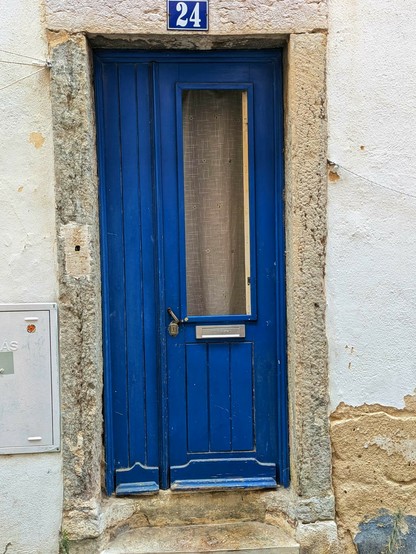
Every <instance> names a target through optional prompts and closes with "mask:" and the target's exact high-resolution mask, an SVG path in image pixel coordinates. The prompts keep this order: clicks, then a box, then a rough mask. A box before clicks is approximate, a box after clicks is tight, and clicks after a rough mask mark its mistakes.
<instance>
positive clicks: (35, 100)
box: [0, 0, 62, 554]
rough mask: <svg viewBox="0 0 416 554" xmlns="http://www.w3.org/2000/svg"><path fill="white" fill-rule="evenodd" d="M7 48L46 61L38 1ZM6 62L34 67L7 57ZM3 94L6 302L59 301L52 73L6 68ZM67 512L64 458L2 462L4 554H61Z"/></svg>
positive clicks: (14, 25) (0, 82) (16, 4)
mask: <svg viewBox="0 0 416 554" xmlns="http://www.w3.org/2000/svg"><path fill="white" fill-rule="evenodd" d="M0 49H2V50H7V51H10V52H12V53H18V54H20V55H24V56H33V57H35V58H38V59H40V60H45V59H46V57H47V52H48V47H47V43H46V41H45V35H44V22H43V14H42V10H41V8H40V6H39V3H38V2H37V1H35V0H14V1H13V2H4V3H3V4H2V7H1V10H0ZM0 60H5V61H14V62H19V63H29V64H30V63H31V62H32V60H30V59H27V58H22V57H18V56H14V55H11V54H8V53H6V52H3V51H2V52H0ZM38 70H40V71H39V73H37V74H36V75H33V76H31V77H28V78H26V79H23V80H21V81H19V82H16V83H15V81H17V80H19V79H22V77H25V76H26V75H29V74H30V73H33V72H35V71H38ZM12 83H14V84H12ZM8 85H11V86H8ZM4 87H7V88H4ZM0 89H3V90H0V129H1V134H0V145H1V147H0V205H1V217H0V244H1V247H0V302H1V303H14V302H51V301H56V300H57V263H56V231H55V201H54V168H53V141H52V129H51V106H50V97H49V70H47V69H41V67H38V66H31V65H17V64H9V63H4V62H3V63H2V62H0ZM0 402H1V399H0ZM61 505H62V471H61V454H33V455H18V456H0V552H1V553H3V552H7V554H14V553H19V554H20V553H21V554H40V553H42V554H43V553H45V554H56V553H57V551H58V540H59V539H58V534H59V528H60V524H61V511H62V510H61Z"/></svg>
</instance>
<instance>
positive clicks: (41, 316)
mask: <svg viewBox="0 0 416 554" xmlns="http://www.w3.org/2000/svg"><path fill="white" fill-rule="evenodd" d="M59 410H60V408H59V375H58V317H57V305H56V304H53V303H52V304H3V305H0V454H19V453H29V452H53V451H57V450H59V447H60V412H59Z"/></svg>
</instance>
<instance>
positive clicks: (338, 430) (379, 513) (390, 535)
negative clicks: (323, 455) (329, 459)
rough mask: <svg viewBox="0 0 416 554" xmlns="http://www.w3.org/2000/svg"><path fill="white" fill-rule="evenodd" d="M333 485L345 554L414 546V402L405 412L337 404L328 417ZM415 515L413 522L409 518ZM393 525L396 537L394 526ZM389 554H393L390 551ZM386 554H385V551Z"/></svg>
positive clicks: (410, 399) (409, 401)
mask: <svg viewBox="0 0 416 554" xmlns="http://www.w3.org/2000/svg"><path fill="white" fill-rule="evenodd" d="M331 437H332V447H333V483H334V490H335V495H336V499H337V504H336V511H337V521H338V523H339V528H340V532H341V535H342V537H343V541H344V544H345V552H355V551H356V550H355V547H354V543H355V544H356V545H357V546H358V547H359V552H382V551H383V549H387V547H388V541H389V540H390V541H391V543H393V542H394V541H396V543H397V544H396V546H397V545H400V544H402V550H400V551H404V552H409V553H410V552H414V551H415V550H414V547H415V545H416V525H415V521H416V518H415V517H414V516H416V401H415V397H413V396H409V397H408V398H407V403H406V407H405V408H403V409H397V408H386V407H385V406H380V405H374V404H373V405H370V406H367V405H363V406H357V407H351V406H347V405H345V404H340V406H339V407H338V408H337V410H336V411H335V412H333V414H332V416H331ZM409 516H413V520H412V519H409ZM395 525H396V526H397V533H396V532H395V529H394V526H395ZM390 551H391V552H396V550H394V549H393V547H392V549H391V550H390ZM387 552H388V550H387Z"/></svg>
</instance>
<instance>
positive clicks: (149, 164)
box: [136, 63, 160, 466]
mask: <svg viewBox="0 0 416 554" xmlns="http://www.w3.org/2000/svg"><path fill="white" fill-rule="evenodd" d="M136 79H137V85H136V94H137V105H138V110H137V128H138V141H139V164H138V172H139V190H140V208H141V244H142V266H141V270H142V275H141V279H142V294H143V297H142V303H143V313H144V317H143V319H142V328H143V334H144V339H143V340H144V350H143V356H144V367H145V397H144V404H145V406H144V412H145V430H146V434H145V441H146V444H145V463H146V465H148V466H158V465H159V440H158V436H159V421H158V419H159V411H158V410H159V386H158V385H159V384H158V368H159V366H158V361H159V358H158V348H159V347H160V340H158V337H157V316H158V310H157V306H158V298H157V296H156V294H157V285H156V268H155V264H156V253H155V249H156V232H155V226H156V223H155V199H154V195H153V191H154V168H153V154H152V148H153V117H152V112H153V109H152V99H151V96H150V95H151V92H150V72H149V65H148V64H147V63H146V64H145V63H141V64H138V65H137V75H136Z"/></svg>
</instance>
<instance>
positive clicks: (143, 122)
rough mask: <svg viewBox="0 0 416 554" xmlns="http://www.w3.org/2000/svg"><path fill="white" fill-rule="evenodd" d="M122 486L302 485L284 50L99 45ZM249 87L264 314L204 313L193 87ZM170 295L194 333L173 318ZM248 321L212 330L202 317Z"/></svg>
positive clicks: (110, 466)
mask: <svg viewBox="0 0 416 554" xmlns="http://www.w3.org/2000/svg"><path fill="white" fill-rule="evenodd" d="M94 61H95V89H96V107H97V130H98V161H99V178H100V213H101V257H102V275H103V323H104V332H103V336H104V363H105V383H104V384H105V446H106V463H107V479H106V485H107V491H108V493H112V492H114V491H115V492H116V494H120V495H122V494H136V493H140V492H149V491H157V490H158V489H159V488H168V487H171V488H172V489H194V488H216V487H221V488H224V487H244V488H249V487H255V488H261V487H268V488H270V487H274V486H276V485H277V484H282V485H287V484H288V478H289V476H288V430H287V386H286V356H285V350H286V340H285V294H284V278H285V277H284V229H283V121H282V106H283V102H282V67H281V64H282V62H281V52H280V51H236V52H229V51H228V52H225V51H222V52H204V53H195V52H178V51H169V52H149V51H148V52H141V51H110V50H98V51H96V52H95V60H94ZM187 89H210V90H211V89H216V90H218V89H220V90H222V89H228V90H241V91H246V93H247V97H248V128H249V132H248V143H249V144H248V151H249V191H250V192H249V199H250V233H251V234H250V243H251V247H250V248H251V250H250V263H251V267H252V277H251V287H250V288H251V304H252V307H253V309H252V310H251V312H250V314H249V315H232V316H189V314H188V313H187V304H186V283H185V275H186V270H185V269H186V268H185V238H184V198H183V186H184V185H183V160H182V113H181V110H182V100H181V99H182V92H183V90H187ZM167 307H171V308H172V309H173V310H174V312H175V313H176V314H177V315H178V317H179V319H181V320H182V321H183V320H186V323H182V324H181V325H180V331H179V334H178V335H177V336H176V337H172V336H170V335H169V334H168V332H167V328H168V325H169V322H170V319H171V318H170V316H169V315H168V314H167V311H166V310H167ZM201 324H210V325H224V324H225V325H231V324H242V325H244V326H245V330H246V336H245V338H233V339H225V338H220V339H215V340H213V339H204V340H201V339H197V338H196V331H195V327H196V325H201Z"/></svg>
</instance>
